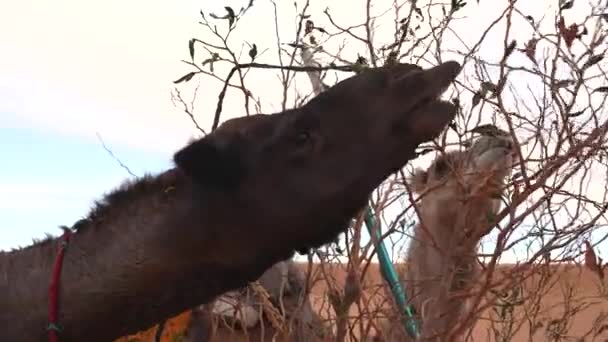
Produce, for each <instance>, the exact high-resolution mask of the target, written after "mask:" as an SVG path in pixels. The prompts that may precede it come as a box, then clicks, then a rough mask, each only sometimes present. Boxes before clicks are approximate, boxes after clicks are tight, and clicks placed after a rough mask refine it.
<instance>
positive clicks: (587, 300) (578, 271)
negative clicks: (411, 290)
mask: <svg viewBox="0 0 608 342" xmlns="http://www.w3.org/2000/svg"><path fill="white" fill-rule="evenodd" d="M301 267H303V268H304V269H306V268H307V265H306V264H301ZM325 267H326V269H325V274H326V275H329V278H331V279H332V282H334V284H338V286H339V285H340V284H343V282H344V278H345V276H346V273H345V271H344V266H343V265H333V266H325ZM400 267H403V266H400ZM513 267H514V266H513V265H500V266H499V267H498V268H497V271H498V273H499V274H509V271H511V270H512V269H513ZM537 268H538V269H540V268H541V267H538V266H537ZM313 270H314V272H317V271H319V267H318V265H314V266H313ZM501 272H503V273H501ZM543 274H544V276H543ZM381 283H382V280H381V276H380V272H379V268H378V264H370V266H369V269H368V270H367V271H366V273H365V277H364V281H363V284H362V288H363V290H364V291H363V295H362V298H361V301H360V304H361V303H363V304H362V305H363V306H365V307H367V312H374V313H375V314H376V315H377V312H378V310H374V309H372V308H378V307H383V308H384V309H386V308H387V307H388V302H387V301H386V300H385V298H386V297H385V292H384V291H385V289H384V288H383V287H382V286H381V285H380V284H381ZM541 288H542V290H539V289H541ZM517 289H521V290H522V291H519V292H518V291H517ZM540 292H542V293H543V295H542V296H540V295H539V296H534V295H533V294H534V293H540ZM326 293H327V282H326V281H318V282H316V283H315V284H314V286H313V288H312V292H311V298H312V302H313V306H314V308H315V309H316V310H317V312H319V313H320V314H321V316H322V317H324V318H328V319H329V321H330V320H331V317H332V309H331V308H330V307H329V305H328V302H327V300H326V299H325V298H326ZM516 293H520V294H521V295H520V296H516V295H515V294H516ZM505 295H506V298H507V301H508V302H510V303H513V305H503V306H498V305H495V306H490V307H488V308H486V309H485V310H484V311H483V314H482V315H481V317H482V318H480V319H479V320H478V321H477V324H476V325H475V328H474V330H473V331H472V332H471V333H470V334H469V335H468V336H467V341H499V340H500V341H608V291H606V289H605V281H602V280H601V279H600V277H599V276H598V275H597V274H596V273H593V272H591V271H589V270H588V269H586V268H584V267H582V266H578V265H574V264H561V265H551V266H549V267H548V268H545V273H543V271H539V272H534V274H533V275H531V276H530V277H527V279H525V280H522V281H520V282H516V284H515V285H509V286H508V292H505ZM516 297H517V298H516ZM538 298H540V300H535V299H538ZM365 303H367V305H366V304H365ZM360 307H361V306H360ZM358 310H359V309H358V308H357V304H355V305H353V306H352V307H351V315H352V317H353V318H354V317H358V316H361V315H359V314H357V312H358ZM359 312H360V311H359ZM364 316H365V317H366V318H367V321H369V320H370V319H369V318H370V317H372V316H374V314H368V315H364ZM189 317H190V312H189V311H188V312H184V313H182V314H180V315H178V316H176V317H173V318H172V319H170V320H168V321H167V322H166V325H165V328H164V332H163V335H162V341H171V342H175V341H179V340H180V336H182V334H183V331H184V329H185V327H186V324H187V323H188V320H189ZM376 317H378V316H376ZM328 324H329V323H328ZM373 326H374V325H373V324H372V328H371V329H372V331H373ZM530 327H533V329H531V328H530ZM356 329H359V328H356ZM156 330H157V327H156V326H154V327H151V328H150V329H148V330H146V331H142V332H139V333H137V334H134V335H131V336H125V337H122V338H120V339H118V340H116V341H115V342H134V341H141V342H148V341H154V336H155V333H156ZM532 330H533V333H531V331H532ZM355 335H358V334H356V333H355ZM352 340H353V341H355V340H356V339H355V338H352Z"/></svg>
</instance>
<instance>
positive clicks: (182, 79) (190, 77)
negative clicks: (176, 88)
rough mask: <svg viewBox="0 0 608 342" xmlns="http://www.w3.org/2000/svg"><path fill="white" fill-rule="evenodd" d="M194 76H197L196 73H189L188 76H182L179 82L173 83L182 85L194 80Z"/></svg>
mask: <svg viewBox="0 0 608 342" xmlns="http://www.w3.org/2000/svg"><path fill="white" fill-rule="evenodd" d="M194 75H196V72H190V73H187V74H186V75H184V76H182V77H181V78H180V79H178V80H177V81H173V83H174V84H178V83H182V82H188V81H190V80H191V79H192V77H194Z"/></svg>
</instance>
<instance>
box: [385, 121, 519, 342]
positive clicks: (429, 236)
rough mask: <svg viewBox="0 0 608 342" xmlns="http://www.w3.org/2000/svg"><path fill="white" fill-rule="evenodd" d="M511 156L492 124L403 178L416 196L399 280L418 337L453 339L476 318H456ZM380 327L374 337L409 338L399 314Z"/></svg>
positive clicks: (465, 305) (462, 313)
mask: <svg viewBox="0 0 608 342" xmlns="http://www.w3.org/2000/svg"><path fill="white" fill-rule="evenodd" d="M514 156H515V154H514V149H513V143H512V140H511V139H510V137H509V136H508V135H507V133H505V132H502V131H498V130H497V131H496V132H495V133H494V134H492V135H484V136H481V137H480V138H478V139H477V140H476V141H475V143H474V144H473V145H472V146H471V147H470V148H468V149H466V150H464V151H451V152H446V153H444V154H440V155H439V156H438V157H437V158H436V159H435V160H434V161H433V162H432V163H431V165H430V166H429V168H428V169H427V170H421V169H417V170H416V171H415V172H414V174H413V175H412V177H411V178H410V179H409V183H410V185H411V189H412V190H413V191H414V192H415V193H417V194H419V195H420V197H419V201H420V203H419V205H418V206H417V207H418V209H417V210H418V215H419V218H420V222H419V224H418V225H417V226H416V227H415V228H414V236H413V238H412V239H411V243H410V247H409V249H408V252H407V259H406V260H407V268H406V269H405V272H404V274H402V280H403V281H404V282H405V286H406V288H407V292H408V297H409V299H410V302H411V304H412V305H413V306H414V308H415V310H416V312H417V314H418V320H419V322H420V326H421V330H422V336H421V337H422V339H421V340H423V341H429V340H432V341H454V340H455V339H457V337H447V336H448V334H449V333H450V332H451V331H452V329H454V328H455V327H456V326H457V325H459V324H464V325H465V326H466V327H471V326H472V325H473V324H474V320H471V319H469V320H468V321H467V322H463V321H462V320H463V319H464V318H465V317H466V316H467V314H468V313H469V310H470V309H471V307H470V304H471V303H470V300H471V298H470V295H469V294H470V293H471V290H472V289H473V286H474V285H473V284H476V283H478V279H479V276H480V273H481V267H480V265H479V264H478V260H477V249H478V247H479V243H480V240H481V238H482V237H484V236H485V235H486V234H488V233H489V232H490V230H491V228H492V227H491V224H492V221H493V218H494V217H495V215H496V214H497V213H498V211H499V209H500V207H501V194H502V193H503V190H504V187H505V182H504V180H505V178H506V177H507V176H508V175H509V174H510V170H511V167H512V163H513V160H514ZM381 326H383V327H384V329H381V330H383V331H382V334H381V335H382V337H380V336H378V338H377V339H376V340H385V341H404V340H409V339H408V336H407V335H406V333H405V330H404V328H403V324H402V323H401V321H400V320H397V319H391V321H390V323H387V322H384V324H381ZM466 327H465V328H466ZM461 331H466V329H461Z"/></svg>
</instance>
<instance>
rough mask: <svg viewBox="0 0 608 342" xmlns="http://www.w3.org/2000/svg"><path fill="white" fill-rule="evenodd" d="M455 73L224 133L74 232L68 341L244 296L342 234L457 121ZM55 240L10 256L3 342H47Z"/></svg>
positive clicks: (387, 79) (109, 199) (325, 98)
mask: <svg viewBox="0 0 608 342" xmlns="http://www.w3.org/2000/svg"><path fill="white" fill-rule="evenodd" d="M459 71H460V65H459V64H458V63H456V62H446V63H443V64H441V65H439V66H437V67H434V68H431V69H428V70H422V69H420V68H418V67H416V66H412V65H405V64H401V65H395V66H390V67H383V68H378V69H370V70H367V71H363V72H361V73H359V74H358V75H356V76H353V77H350V78H348V79H346V80H344V81H341V82H339V83H338V84H336V85H335V86H333V87H332V88H330V89H328V90H327V91H325V92H323V93H322V94H320V95H319V96H317V97H315V98H313V99H312V100H311V101H310V102H308V103H307V104H306V105H304V106H302V107H300V108H297V109H292V110H287V111H285V112H281V113H276V114H274V115H253V116H249V117H242V118H238V119H233V120H229V121H226V122H225V123H224V124H223V125H222V126H221V127H220V128H218V129H217V130H216V131H214V132H213V133H211V134H209V135H207V136H205V137H204V138H202V139H199V140H197V141H194V142H192V143H191V144H189V145H188V146H186V147H185V148H183V149H182V150H180V151H178V152H177V153H176V154H175V155H174V161H175V164H176V166H177V167H176V168H175V169H172V170H169V171H166V172H164V173H162V174H160V175H157V176H146V177H143V178H141V179H138V180H136V181H132V182H128V183H126V184H124V185H122V186H121V187H120V188H119V189H117V190H114V191H113V192H112V193H110V194H108V195H107V196H105V198H104V199H103V200H102V201H100V202H99V203H98V204H97V205H96V207H95V208H94V209H93V210H92V211H91V213H90V214H89V215H88V216H87V217H86V218H85V219H84V220H82V221H80V222H79V223H78V224H77V225H76V226H77V227H75V228H76V232H75V233H74V235H73V237H72V240H71V242H70V244H69V247H68V249H67V252H66V255H65V259H64V261H63V271H62V274H61V282H60V284H61V286H60V291H59V302H60V306H59V324H60V326H61V327H62V331H61V333H60V334H59V336H60V338H61V340H62V341H90V342H94V341H104V342H106V341H111V340H113V339H115V338H118V337H120V336H124V335H128V334H130V333H134V332H136V331H141V330H144V329H147V328H149V327H151V326H153V325H154V324H155V323H157V322H159V321H161V320H163V319H165V318H168V317H173V316H175V315H177V314H179V313H181V312H184V311H186V310H187V309H189V308H191V307H192V306H193V305H196V304H197V303H207V302H208V301H210V300H212V299H213V298H215V297H217V296H218V295H220V294H222V293H224V292H226V291H229V290H233V289H236V288H239V287H242V286H245V285H246V284H247V283H248V282H251V281H254V280H256V279H257V278H259V277H260V276H261V275H262V274H263V273H264V271H265V270H266V269H268V268H269V267H271V266H272V265H274V264H275V263H277V262H279V261H281V260H286V259H288V258H290V257H291V256H292V255H293V254H294V251H295V250H298V251H303V250H307V249H308V248H316V247H319V246H321V245H323V244H325V243H327V242H329V241H332V240H334V239H335V238H336V237H337V235H338V234H339V233H341V232H343V231H345V230H346V229H347V227H348V224H349V222H350V220H351V218H352V217H353V216H355V215H356V214H357V213H358V212H359V211H360V210H361V209H362V208H363V207H364V206H365V205H366V203H367V199H368V196H369V195H370V193H371V192H372V191H373V190H374V189H375V188H376V187H377V186H378V185H379V184H380V183H381V182H382V181H383V180H384V179H386V178H387V177H388V176H389V175H391V174H392V173H393V172H395V171H397V170H399V169H400V168H402V167H403V166H404V165H405V163H407V162H408V161H409V160H410V159H412V158H414V157H415V156H416V153H415V149H416V147H417V146H418V145H419V144H420V143H422V142H425V141H428V140H431V139H433V138H435V137H436V136H437V135H438V134H439V133H440V132H441V131H442V130H443V129H444V127H445V126H446V125H447V124H448V123H449V122H450V121H451V120H452V118H453V117H454V115H455V111H456V109H455V107H454V106H453V105H452V104H451V103H448V102H444V101H440V100H439V99H438V98H439V96H440V95H441V94H442V93H443V92H444V91H445V89H446V88H447V87H448V86H449V85H450V84H451V82H452V81H453V80H454V79H455V77H456V76H457V75H458V73H459ZM58 243H59V241H58V239H51V240H48V241H45V242H42V243H37V244H35V245H33V246H30V247H27V248H23V249H20V250H16V251H11V252H6V253H5V252H2V253H0V327H2V329H0V341H40V340H43V339H44V338H45V336H46V331H45V327H46V326H47V323H48V308H47V305H48V304H47V301H48V298H47V289H48V286H49V278H50V274H51V268H52V265H53V262H54V259H55V255H56V253H57V248H58Z"/></svg>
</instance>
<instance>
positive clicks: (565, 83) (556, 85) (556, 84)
mask: <svg viewBox="0 0 608 342" xmlns="http://www.w3.org/2000/svg"><path fill="white" fill-rule="evenodd" d="M572 84H574V80H556V81H555V82H553V87H554V88H564V87H567V86H569V85H572Z"/></svg>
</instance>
